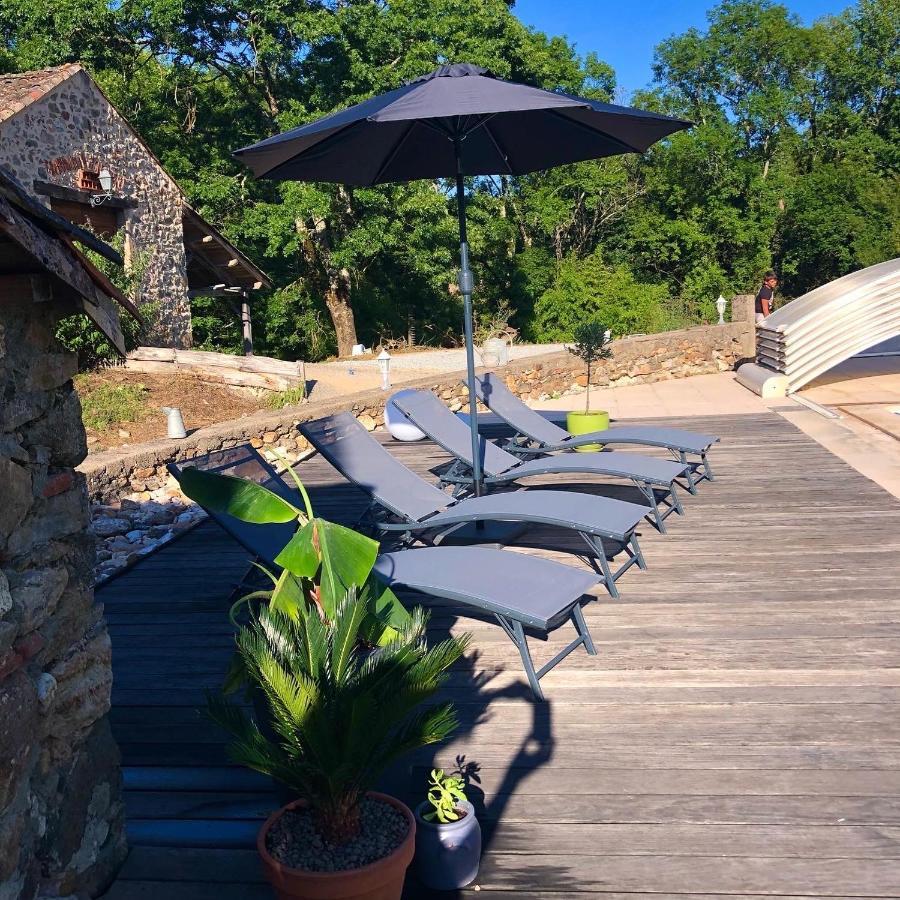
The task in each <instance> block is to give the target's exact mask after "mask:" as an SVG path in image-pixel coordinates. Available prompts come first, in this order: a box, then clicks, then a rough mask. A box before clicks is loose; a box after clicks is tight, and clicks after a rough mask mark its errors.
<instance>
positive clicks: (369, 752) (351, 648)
mask: <svg viewBox="0 0 900 900" xmlns="http://www.w3.org/2000/svg"><path fill="white" fill-rule="evenodd" d="M366 614H367V603H366V601H365V599H364V598H362V597H360V596H359V595H358V593H357V591H356V589H351V590H350V591H349V592H348V594H347V595H346V597H345V598H344V600H343V602H341V603H340V604H339V606H338V608H337V611H336V614H335V615H334V616H333V617H332V618H331V619H325V618H324V617H322V616H321V614H320V612H319V610H318V609H317V608H316V607H314V606H307V607H303V608H301V610H300V612H299V615H294V616H291V615H286V614H284V613H283V612H280V611H278V610H275V609H272V608H271V607H270V606H268V605H264V606H263V607H261V608H260V609H259V611H258V612H256V613H254V614H253V617H252V618H251V621H250V623H249V624H248V625H245V626H243V627H242V628H241V629H240V631H239V633H238V636H237V647H238V655H239V657H240V660H241V663H242V667H243V669H244V674H245V676H246V677H247V678H249V680H250V681H252V682H253V683H255V684H256V685H258V686H259V688H260V690H261V692H262V694H263V695H264V697H265V700H266V706H267V708H268V709H267V711H268V713H269V716H268V718H269V719H270V720H271V725H272V729H273V731H274V735H275V737H274V739H270V738H267V737H266V736H265V734H263V731H262V730H261V729H260V727H259V724H258V723H257V722H256V721H254V720H253V719H251V718H250V717H248V716H247V715H246V713H245V712H244V711H243V710H242V709H241V708H239V707H237V706H235V705H234V704H232V703H230V702H228V701H226V700H224V699H222V698H217V699H211V701H210V712H211V714H212V716H213V718H214V719H215V720H216V721H217V722H218V723H219V724H220V725H221V726H223V727H224V728H225V729H226V730H227V731H229V732H230V733H231V734H232V735H233V736H234V738H235V740H234V742H233V743H232V745H231V748H230V749H231V754H232V757H233V759H234V760H235V761H236V762H238V763H241V764H243V765H246V766H248V767H249V768H252V769H255V770H257V771H259V772H263V773H265V774H267V775H270V776H272V777H273V778H275V779H277V780H279V781H281V782H283V783H284V784H286V785H287V786H288V787H290V788H292V789H293V790H294V791H296V793H297V794H298V796H299V797H301V798H303V799H305V800H306V801H307V802H308V804H309V807H310V809H311V810H312V812H313V815H314V818H315V822H316V826H317V828H318V830H319V833H320V834H321V835H322V837H324V838H325V839H326V840H328V841H329V842H331V843H342V842H344V841H347V840H349V839H351V838H353V837H355V836H356V835H357V834H358V833H359V827H360V801H361V800H362V798H363V796H364V794H365V793H366V791H367V790H369V789H370V788H372V787H373V786H374V784H375V782H376V780H377V778H378V776H379V775H380V774H381V773H382V772H383V770H384V769H385V768H386V767H387V766H388V765H390V764H391V763H392V762H393V761H394V760H396V759H397V758H398V757H400V756H402V755H403V754H405V753H408V752H410V751H412V750H415V749H416V748H418V747H421V746H424V745H425V744H431V743H435V742H437V741H441V740H443V739H444V738H446V737H447V736H448V735H449V734H450V733H451V732H452V731H453V730H454V729H455V727H456V725H457V719H456V714H455V712H454V710H453V707H452V705H451V704H450V703H439V704H433V705H429V706H426V707H424V708H421V704H422V703H424V702H425V701H426V700H428V699H429V698H431V697H432V696H433V695H434V693H435V692H436V691H437V689H438V687H439V686H440V685H441V683H442V682H443V680H444V677H445V673H446V671H447V669H448V668H449V667H450V666H451V665H452V664H453V663H454V662H455V661H456V660H457V659H459V658H460V656H461V655H462V654H463V653H464V652H465V648H466V644H467V637H463V638H450V639H447V640H444V641H442V642H441V643H439V644H437V645H436V646H434V647H431V648H429V647H428V646H427V645H426V643H425V625H426V615H425V613H424V612H423V611H422V610H421V609H417V610H415V611H414V612H413V613H412V614H411V616H410V619H409V621H408V623H407V624H406V625H405V626H404V627H403V628H402V629H401V630H400V631H399V632H398V634H397V636H396V637H395V639H394V640H393V641H391V642H390V643H388V644H386V645H384V646H382V647H378V648H376V649H374V650H369V649H365V647H364V645H363V644H362V642H361V641H360V628H361V626H362V625H363V622H364V620H365V618H366Z"/></svg>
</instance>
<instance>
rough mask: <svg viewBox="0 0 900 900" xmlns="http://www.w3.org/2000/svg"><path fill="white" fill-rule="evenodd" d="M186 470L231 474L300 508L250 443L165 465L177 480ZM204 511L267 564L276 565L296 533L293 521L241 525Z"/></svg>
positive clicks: (298, 501)
mask: <svg viewBox="0 0 900 900" xmlns="http://www.w3.org/2000/svg"><path fill="white" fill-rule="evenodd" d="M187 468H196V469H203V470H204V471H206V472H218V473H220V474H222V475H233V476H235V477H236V478H246V479H248V480H250V481H255V482H256V483H257V484H261V485H263V486H264V487H267V488H268V489H269V490H270V491H273V492H274V493H276V494H278V495H279V496H280V497H283V498H284V499H285V500H287V501H288V502H289V503H293V504H294V505H295V506H299V507H300V508H302V505H301V504H302V501H301V499H300V497H299V495H298V494H297V492H296V491H295V490H293V489H292V488H289V487H288V486H287V485H286V484H285V483H284V481H283V480H282V479H281V477H280V476H279V475H278V473H277V472H276V471H275V470H274V469H273V468H272V466H270V465H269V463H268V462H266V460H265V459H263V457H262V456H260V455H259V454H258V453H257V452H256V450H254V449H253V448H252V447H251V446H250V445H249V444H246V445H242V446H240V447H232V448H230V449H228V450H217V451H215V452H214V453H209V454H207V455H206V456H197V457H195V458H194V459H189V460H184V461H182V462H181V463H170V464H169V466H168V469H169V471H170V472H171V473H172V475H174V476H175V478H176V479H178V480H180V475H181V470H182V469H187ZM206 511H207V512H208V513H209V515H210V516H211V517H212V519H214V520H215V521H216V522H217V523H218V524H219V525H221V526H222V528H224V529H225V531H227V532H228V533H229V534H230V535H231V536H232V537H233V538H234V539H235V540H236V541H237V542H238V543H239V544H241V545H242V546H243V547H244V548H245V549H247V550H249V551H250V552H251V553H252V554H253V555H254V556H258V557H259V558H260V559H261V560H263V561H264V562H265V563H267V564H268V565H274V564H275V557H276V556H278V554H279V553H280V552H281V551H282V550H283V549H284V547H285V545H286V544H287V542H288V541H289V540H290V539H291V538H292V537H293V535H294V532H295V531H296V530H297V523H296V522H273V523H272V524H270V525H255V524H253V523H252V522H242V521H241V520H240V519H236V518H234V516H229V515H228V514H227V513H219V512H214V511H213V510H210V509H207V510H206Z"/></svg>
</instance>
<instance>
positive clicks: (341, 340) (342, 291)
mask: <svg viewBox="0 0 900 900" xmlns="http://www.w3.org/2000/svg"><path fill="white" fill-rule="evenodd" d="M325 305H326V306H327V307H328V312H329V314H330V315H331V321H332V322H333V323H334V331H335V334H336V335H337V345H338V356H350V354H351V353H352V352H353V345H354V344H356V343H358V341H357V339H356V321H355V320H354V318H353V307H352V306H351V305H350V273H349V272H348V271H347V270H346V269H339V270H338V271H337V272H330V273H329V275H328V287H327V289H326V291H325Z"/></svg>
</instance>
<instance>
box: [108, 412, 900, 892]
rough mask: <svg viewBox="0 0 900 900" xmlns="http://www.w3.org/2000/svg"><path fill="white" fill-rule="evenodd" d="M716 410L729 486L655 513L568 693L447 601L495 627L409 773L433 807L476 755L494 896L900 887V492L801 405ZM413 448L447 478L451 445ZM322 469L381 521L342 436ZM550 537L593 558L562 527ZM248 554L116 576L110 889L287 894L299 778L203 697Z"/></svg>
mask: <svg viewBox="0 0 900 900" xmlns="http://www.w3.org/2000/svg"><path fill="white" fill-rule="evenodd" d="M672 424H676V423H672ZM691 426H692V427H694V428H697V429H700V430H704V431H712V432H714V433H717V434H720V435H721V437H722V444H721V445H720V446H718V447H717V448H716V449H715V450H714V452H713V456H712V459H713V464H714V466H715V469H716V473H717V475H718V479H717V481H716V482H715V483H712V484H709V483H704V484H703V485H702V486H701V489H700V492H699V495H698V496H697V497H689V498H687V501H686V512H687V515H686V516H685V517H684V518H683V519H681V518H678V517H672V518H670V519H669V525H670V533H669V534H668V535H666V536H663V535H659V534H657V533H656V532H655V531H654V530H653V529H652V528H651V527H650V526H649V525H648V526H646V527H644V528H643V529H642V537H643V542H642V543H643V548H644V551H645V554H646V557H647V561H648V564H649V567H650V568H649V571H648V572H639V571H638V570H637V569H634V568H633V569H632V570H630V571H629V573H628V574H627V575H626V576H624V577H623V579H622V581H621V582H620V588H621V590H622V599H620V600H618V601H613V600H611V599H610V598H609V597H608V596H606V595H602V596H600V597H599V602H597V603H592V604H590V605H589V606H588V607H587V608H586V610H585V613H586V616H587V620H588V624H589V626H590V628H591V631H592V633H593V635H594V639H595V642H596V644H597V649H598V652H599V655H598V656H597V657H588V656H586V655H584V654H575V655H573V656H572V657H570V658H569V659H568V660H567V661H566V662H565V663H564V664H563V665H561V666H560V667H559V668H558V669H556V670H554V671H553V672H551V673H550V674H549V675H548V676H547V677H546V679H545V681H544V687H545V692H546V695H547V698H548V699H547V702H546V703H544V704H535V703H533V702H532V700H531V697H530V692H529V691H528V688H527V685H526V684H525V681H524V675H523V674H522V671H521V667H520V665H519V660H518V656H517V652H516V650H515V648H514V647H513V646H512V644H510V643H509V642H508V641H507V640H506V638H505V636H504V635H503V633H502V632H501V630H500V629H499V628H497V627H496V626H494V625H491V624H489V623H488V622H486V621H484V622H482V621H478V620H473V619H471V618H460V619H459V620H457V616H456V615H455V612H456V611H455V610H454V609H453V608H452V607H451V606H449V605H445V604H440V603H430V604H429V605H431V606H432V609H433V617H432V627H433V629H434V630H435V631H436V632H438V633H441V632H443V633H446V632H448V631H452V632H459V631H471V632H472V633H473V637H474V640H473V644H472V647H473V652H472V653H470V655H469V657H468V658H467V660H466V661H465V663H464V664H463V665H461V666H460V667H459V668H458V669H457V670H455V671H454V672H453V674H452V677H451V679H450V683H449V685H448V687H447V689H446V693H447V694H448V695H449V696H451V697H452V698H453V699H454V700H455V701H456V702H457V704H458V705H459V709H460V716H461V719H462V723H463V724H462V727H461V728H460V730H459V732H458V733H457V734H456V735H455V736H454V737H453V739H452V740H451V741H450V742H449V744H447V745H446V746H442V747H440V748H438V750H437V751H436V752H434V751H429V752H427V753H420V754H418V755H417V756H416V757H415V758H413V759H411V760H409V761H407V763H406V764H405V765H404V767H403V768H402V769H400V770H398V771H395V772H393V773H391V775H390V776H389V777H388V779H387V784H386V786H387V787H388V788H389V789H391V790H392V791H393V792H394V793H397V794H398V795H399V796H401V797H403V798H404V799H406V800H408V801H413V800H415V799H418V797H419V796H420V795H421V793H422V790H423V787H424V783H425V777H426V773H427V770H428V768H430V766H431V765H432V763H435V762H437V763H438V764H441V765H443V766H444V767H445V768H452V767H453V765H454V762H455V759H456V757H457V756H460V755H464V756H465V759H466V761H467V762H468V763H472V764H475V765H477V766H478V769H479V775H480V778H481V784H480V790H481V791H482V792H483V798H481V803H480V806H481V813H480V817H481V819H482V821H483V824H484V826H485V836H486V850H485V855H484V859H483V862H482V870H481V873H480V875H479V879H478V887H479V889H480V892H481V894H482V895H485V894H487V895H490V896H493V895H494V894H498V895H499V894H500V893H501V892H502V893H504V894H505V895H507V896H509V895H510V894H512V895H513V896H516V897H520V898H525V900H530V898H534V900H538V898H544V900H559V898H561V897H562V896H563V895H568V894H570V893H571V894H576V893H583V894H588V895H594V896H600V895H605V896H615V897H623V896H624V895H628V897H630V898H640V897H642V896H649V895H651V894H652V895H656V896H659V895H664V896H679V895H684V896H697V895H701V894H702V895H703V896H704V897H706V898H712V897H716V896H725V895H731V896H734V895H737V896H741V897H753V896H755V895H772V894H778V895H787V896H797V897H799V896H816V897H821V896H834V897H842V896H854V897H876V896H877V897H888V896H900V719H898V717H897V715H896V710H897V706H896V703H897V701H898V699H900V588H898V585H900V504H898V502H897V501H896V500H894V499H893V498H892V497H891V496H889V495H888V494H887V493H885V492H884V491H882V490H881V489H880V488H878V487H877V486H876V485H874V484H873V483H872V482H870V481H868V480H867V479H865V478H864V477H863V476H861V475H859V474H858V473H856V472H855V471H853V470H851V469H850V468H849V467H847V466H846V465H845V464H844V463H843V462H841V461H840V460H839V459H837V458H836V457H834V456H832V455H831V454H830V453H828V452H827V451H826V450H824V449H823V448H822V447H820V446H819V445H818V444H816V443H814V442H813V441H811V440H810V439H809V438H807V437H805V436H804V435H803V434H802V433H800V432H799V431H797V430H796V429H794V428H793V427H792V426H791V425H789V424H788V423H787V422H785V421H784V420H783V419H781V418H780V417H778V416H775V415H771V414H765V415H747V416H731V417H718V418H703V419H694V420H692V421H691ZM382 439H383V440H384V438H383V437H382ZM389 446H390V449H391V450H392V452H396V453H397V454H398V455H399V456H400V457H401V458H402V459H403V460H404V461H405V462H406V463H407V464H409V465H410V466H411V467H412V468H415V469H416V470H417V471H419V472H422V473H425V472H427V471H428V470H429V469H430V468H432V467H433V466H435V465H437V464H439V463H441V462H443V461H445V459H446V457H445V455H444V454H443V453H442V452H441V451H440V450H439V449H438V448H436V447H435V446H434V445H432V444H414V445H398V444H393V443H391V444H389ZM299 471H300V474H301V477H302V478H303V479H304V481H305V482H306V484H307V485H308V486H309V487H310V489H311V493H312V498H313V503H314V505H315V507H316V510H317V512H318V513H319V514H321V515H323V516H326V517H328V518H333V519H336V520H338V521H344V522H351V521H353V520H354V519H355V518H356V516H357V515H358V514H359V512H360V511H361V509H362V507H363V505H364V501H363V498H362V495H361V494H360V493H359V492H358V491H357V490H356V489H355V488H353V487H350V486H348V485H347V484H346V483H344V482H342V481H341V480H340V478H339V476H338V475H337V474H336V473H335V472H334V471H333V470H332V469H331V468H330V467H329V466H328V464H327V463H325V462H324V461H323V460H322V459H321V458H320V457H313V458H312V459H310V460H308V461H306V462H304V463H302V464H301V465H300V467H299ZM584 480H585V479H579V481H580V482H584ZM535 483H537V482H535ZM587 489H589V490H596V491H598V492H602V493H606V494H611V495H615V496H619V497H628V491H629V489H627V488H624V487H623V486H622V485H621V483H620V484H618V485H617V486H616V485H613V484H609V485H604V484H602V483H600V482H598V481H596V480H595V481H594V483H593V484H591V485H590V486H589V487H588V488H587ZM525 543H526V544H527V545H528V546H529V549H528V551H527V552H541V553H542V554H543V555H547V556H551V557H553V558H555V559H559V560H563V561H565V560H567V559H568V560H569V561H571V557H570V556H569V554H568V553H567V552H566V551H567V549H569V548H568V547H567V545H566V543H565V541H562V542H561V541H560V539H559V537H558V536H557V535H553V534H550V533H547V532H544V531H543V530H539V529H534V530H532V531H531V532H530V533H529V535H528V536H527V538H526V541H525ZM548 544H549V545H550V546H552V548H553V549H552V550H545V549H542V550H540V551H537V550H536V549H534V548H536V547H545V546H547V545H548ZM572 546H573V547H576V546H578V545H575V544H573V545H572ZM579 552H580V548H579ZM574 564H576V565H581V564H582V563H578V562H576V563H574ZM246 567H247V558H246V555H245V554H244V552H243V551H242V550H241V548H240V547H239V546H238V545H237V544H236V543H234V541H233V540H232V539H231V538H229V537H228V536H227V535H225V534H224V533H223V532H221V531H220V530H219V529H218V528H217V527H216V526H215V525H214V524H213V523H211V522H208V523H205V524H203V525H201V526H200V527H199V528H197V529H195V530H194V531H193V532H191V533H190V534H188V535H186V536H185V537H184V538H182V539H181V540H179V541H177V542H176V543H174V544H172V545H170V546H168V547H167V548H166V549H165V550H163V551H162V552H160V553H158V554H156V555H155V556H151V557H149V558H148V559H147V560H145V561H144V562H142V563H141V564H139V565H138V566H137V567H135V568H134V569H132V570H131V571H129V572H128V573H126V574H125V575H123V576H122V577H120V578H118V579H116V580H115V581H113V582H111V583H109V584H108V585H107V586H105V587H104V588H103V589H102V590H101V591H100V592H99V598H100V599H101V600H102V601H103V603H104V604H105V607H106V612H107V617H108V620H109V625H110V632H111V634H112V640H113V652H114V660H113V662H114V675H115V684H114V691H113V710H112V713H111V719H112V723H113V728H114V731H115V734H116V737H117V739H118V741H119V744H120V747H121V749H122V755H123V763H124V778H125V796H126V804H127V813H128V828H129V841H130V845H131V847H132V850H131V854H130V856H129V859H128V861H127V862H126V864H125V866H124V868H123V870H122V872H121V873H120V877H119V880H118V881H117V882H116V884H115V885H114V886H113V888H112V889H111V891H110V892H109V894H108V895H107V896H108V898H110V900H143V898H150V897H152V898H161V900H206V898H215V900H232V898H242V900H255V898H258V897H259V898H262V897H269V896H270V894H269V891H268V889H267V888H266V887H265V886H264V885H263V884H262V883H261V875H260V872H259V868H258V865H257V861H256V854H255V851H254V850H253V849H252V847H253V841H254V839H255V834H256V831H257V829H258V827H259V823H260V820H261V819H262V818H263V817H264V816H265V815H267V814H268V812H270V811H271V809H272V808H274V807H275V806H276V805H277V801H276V798H275V796H274V793H273V791H272V789H271V786H270V785H269V783H268V782H267V781H266V779H264V778H262V777H260V776H257V775H255V774H253V773H250V772H246V771H244V770H242V769H238V768H235V767H232V766H231V765H230V764H229V763H228V760H227V758H226V756H225V754H224V751H223V746H222V736H221V734H219V733H218V732H217V730H216V729H215V728H214V726H212V725H211V724H210V723H209V722H207V721H206V720H205V719H204V717H203V716H202V715H201V714H200V712H199V711H198V709H199V707H200V706H202V704H203V702H204V692H205V690H207V689H215V688H217V687H218V686H219V684H220V682H221V678H222V675H223V672H224V670H225V667H226V665H227V661H228V658H229V656H230V651H231V646H232V641H231V630H230V628H229V626H228V622H227V618H226V604H225V601H226V598H227V596H228V595H229V593H230V592H231V591H232V589H233V588H234V586H235V585H236V584H237V583H238V582H239V581H240V580H241V577H242V576H243V574H244V572H245V570H246ZM415 599H416V600H417V601H419V600H421V599H422V598H415ZM567 637H568V635H567V633H566V632H565V630H563V633H561V634H559V637H558V638H557V637H556V636H554V637H553V638H552V639H551V640H550V641H549V642H548V643H547V645H546V647H545V648H544V652H545V654H546V656H547V657H549V656H551V655H552V654H553V653H555V652H556V650H557V649H559V646H561V645H562V643H563V641H564V639H567ZM477 799H478V798H476V800H477ZM407 887H408V889H407V895H408V896H409V897H424V896H433V894H431V892H423V891H421V890H419V889H418V888H417V887H416V885H415V883H414V879H413V878H412V877H411V876H410V877H409V878H408V879H407ZM462 893H463V894H465V895H468V894H469V893H472V894H473V895H474V886H473V887H472V888H470V889H468V890H466V891H464V892H462ZM444 896H446V895H444Z"/></svg>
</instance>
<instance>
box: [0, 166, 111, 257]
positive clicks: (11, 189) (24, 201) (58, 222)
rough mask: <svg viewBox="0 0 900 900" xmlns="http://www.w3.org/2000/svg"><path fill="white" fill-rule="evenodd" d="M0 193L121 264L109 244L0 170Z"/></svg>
mask: <svg viewBox="0 0 900 900" xmlns="http://www.w3.org/2000/svg"><path fill="white" fill-rule="evenodd" d="M0 195H2V196H3V197H4V198H5V199H6V200H7V201H8V202H9V203H10V204H11V205H13V206H14V207H16V208H17V209H19V210H21V211H23V212H24V213H26V214H27V215H29V216H31V217H32V218H36V219H38V220H40V221H42V222H44V223H46V224H48V225H49V226H50V227H51V228H52V229H54V230H56V231H62V232H65V233H66V234H70V235H71V236H72V237H74V238H75V240H77V241H78V242H79V243H81V244H84V245H85V246H87V247H90V248H91V249H92V250H96V251H97V252H98V253H99V254H100V255H101V256H105V257H106V258H107V259H108V260H110V261H111V262H114V263H116V264H117V265H120V266H121V265H122V264H123V261H122V257H121V256H120V255H119V254H118V253H117V252H116V251H115V250H113V248H112V247H110V246H109V244H107V243H105V242H104V241H101V240H100V239H99V238H97V237H96V236H95V235H93V234H91V233H90V232H89V231H85V229H84V228H79V227H78V226H77V225H73V224H72V223H71V222H70V221H69V220H68V219H66V218H63V216H60V215H58V214H57V213H55V212H53V210H52V209H49V208H48V207H46V206H44V205H43V204H42V203H39V202H38V201H37V200H35V199H34V197H31V196H29V195H28V194H26V193H25V192H24V190H23V189H22V187H21V186H20V185H19V184H18V183H17V182H15V181H13V180H12V179H11V178H9V177H8V176H6V175H5V174H4V173H3V172H2V170H0Z"/></svg>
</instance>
